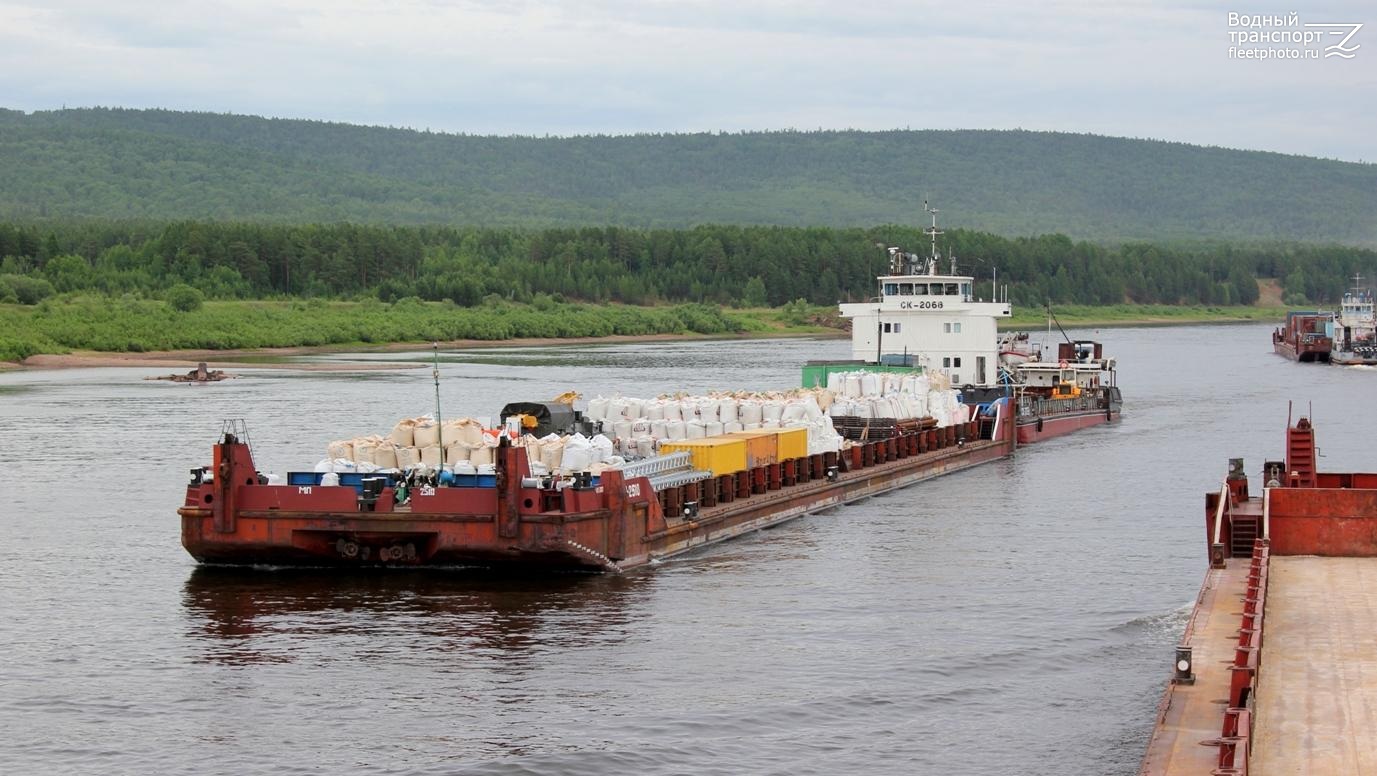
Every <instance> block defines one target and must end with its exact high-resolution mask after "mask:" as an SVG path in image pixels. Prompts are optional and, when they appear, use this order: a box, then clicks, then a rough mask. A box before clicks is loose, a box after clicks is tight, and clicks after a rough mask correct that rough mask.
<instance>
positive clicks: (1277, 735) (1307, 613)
mask: <svg viewBox="0 0 1377 776" xmlns="http://www.w3.org/2000/svg"><path fill="white" fill-rule="evenodd" d="M1266 612H1267V616H1266V623H1267V625H1266V628H1265V631H1264V634H1265V639H1266V641H1265V646H1264V648H1263V651H1262V662H1261V667H1260V669H1259V671H1258V680H1259V681H1258V694H1257V701H1256V720H1255V722H1254V728H1253V730H1254V732H1253V739H1254V743H1253V755H1252V759H1251V762H1250V763H1249V766H1250V767H1249V771H1250V773H1253V774H1260V775H1261V776H1270V774H1292V773H1295V774H1313V776H1321V775H1326V776H1327V775H1328V774H1335V775H1336V776H1337V775H1338V774H1345V775H1348V774H1377V738H1374V731H1377V558H1324V557H1315V556H1291V557H1282V556H1273V557H1272V569H1271V582H1270V585H1269V591H1268V597H1267V610H1266Z"/></svg>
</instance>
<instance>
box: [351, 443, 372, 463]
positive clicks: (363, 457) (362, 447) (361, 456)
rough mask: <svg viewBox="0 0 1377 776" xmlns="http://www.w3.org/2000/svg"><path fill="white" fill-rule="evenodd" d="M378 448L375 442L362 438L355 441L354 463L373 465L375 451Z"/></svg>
mask: <svg viewBox="0 0 1377 776" xmlns="http://www.w3.org/2000/svg"><path fill="white" fill-rule="evenodd" d="M377 448H378V446H377V444H375V443H374V442H373V440H371V439H368V438H367V437H360V438H359V439H355V440H354V462H355V463H373V451H374V450H376V449H377Z"/></svg>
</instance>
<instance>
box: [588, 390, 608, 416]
mask: <svg viewBox="0 0 1377 776" xmlns="http://www.w3.org/2000/svg"><path fill="white" fill-rule="evenodd" d="M584 416H585V417H587V418H588V419H589V420H603V419H604V418H606V417H607V399H604V398H603V397H601V396H598V397H597V398H594V399H589V400H588V412H586V413H584Z"/></svg>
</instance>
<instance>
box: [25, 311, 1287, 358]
mask: <svg viewBox="0 0 1377 776" xmlns="http://www.w3.org/2000/svg"><path fill="white" fill-rule="evenodd" d="M1055 312H1056V315H1057V318H1058V320H1060V321H1061V323H1062V325H1063V326H1066V327H1078V328H1085V327H1096V326H1114V325H1140V324H1190V323H1209V322H1228V321H1272V320H1277V319H1279V318H1280V317H1281V315H1282V312H1283V311H1282V309H1281V308H1272V307H1190V306H1179V307H1177V306H1168V305H1118V306H1112V307H1086V306H1066V307H1057V308H1055ZM1046 320H1047V319H1046V314H1045V313H1044V312H1042V311H1039V310H1020V311H1018V312H1017V313H1016V314H1015V316H1014V317H1013V318H1012V319H1011V320H1009V321H1007V322H1006V323H1005V325H1004V326H1003V327H1002V328H1019V329H1038V328H1042V327H1043V326H1045V325H1046ZM837 324H838V319H837V318H836V315H835V308H831V307H810V306H806V305H801V304H798V303H794V304H791V305H786V306H784V307H782V308H776V309H770V308H760V309H747V310H726V309H722V308H718V307H715V306H711V305H697V304H687V305H676V306H672V307H671V306H666V307H631V306H625V305H584V304H562V303H560V304H555V303H550V304H542V305H521V304H511V303H506V302H489V303H485V304H483V305H479V306H476V307H458V306H455V305H453V304H449V303H443V302H421V301H419V300H415V299H407V300H401V301H399V302H397V303H395V304H384V303H382V302H378V301H363V302H325V301H321V300H296V301H253V302H246V301H237V302H206V303H205V304H204V305H202V306H201V307H199V308H198V309H193V310H189V311H178V310H176V309H174V308H173V307H172V306H170V305H169V304H167V303H165V302H162V301H156V300H144V299H134V298H130V297H124V298H107V297H96V296H76V297H62V298H54V299H48V300H44V301H43V302H42V303H40V304H38V305H34V306H23V305H0V362H3V361H21V360H23V359H25V358H27V357H29V356H32V355H37V354H40V353H42V354H57V353H69V352H71V351H73V350H85V351H103V352H110V353H150V352H155V351H165V350H230V349H244V348H269V347H321V346H340V347H348V346H351V345H358V346H367V345H381V344H386V343H409V342H414V343H424V342H431V341H436V340H438V341H446V342H447V341H454V340H483V341H493V342H497V341H502V340H510V339H521V338H548V339H566V338H574V337H607V336H612V335H621V336H632V337H635V336H650V335H664V334H685V335H691V334H700V335H756V336H779V335H787V334H809V333H837V332H838V328H837Z"/></svg>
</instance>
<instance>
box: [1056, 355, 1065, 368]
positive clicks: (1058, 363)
mask: <svg viewBox="0 0 1377 776" xmlns="http://www.w3.org/2000/svg"><path fill="white" fill-rule="evenodd" d="M1057 368H1058V369H1065V368H1066V359H1064V358H1063V359H1062V360H1061V361H1059V362H1057Z"/></svg>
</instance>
